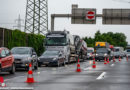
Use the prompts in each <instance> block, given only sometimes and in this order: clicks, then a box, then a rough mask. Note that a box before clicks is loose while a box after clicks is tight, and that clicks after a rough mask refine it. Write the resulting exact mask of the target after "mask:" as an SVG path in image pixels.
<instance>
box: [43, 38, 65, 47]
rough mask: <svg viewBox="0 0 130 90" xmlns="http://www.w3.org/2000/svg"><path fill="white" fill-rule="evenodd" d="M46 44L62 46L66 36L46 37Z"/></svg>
mask: <svg viewBox="0 0 130 90" xmlns="http://www.w3.org/2000/svg"><path fill="white" fill-rule="evenodd" d="M46 45H48V46H53V45H58V46H64V45H66V38H65V37H48V38H46Z"/></svg>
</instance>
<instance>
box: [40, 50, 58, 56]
mask: <svg viewBox="0 0 130 90" xmlns="http://www.w3.org/2000/svg"><path fill="white" fill-rule="evenodd" d="M57 55H59V51H45V52H44V53H43V54H42V56H57Z"/></svg>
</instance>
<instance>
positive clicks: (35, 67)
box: [34, 62, 38, 70]
mask: <svg viewBox="0 0 130 90" xmlns="http://www.w3.org/2000/svg"><path fill="white" fill-rule="evenodd" d="M34 69H35V70H37V69H38V62H36V65H35V66H34Z"/></svg>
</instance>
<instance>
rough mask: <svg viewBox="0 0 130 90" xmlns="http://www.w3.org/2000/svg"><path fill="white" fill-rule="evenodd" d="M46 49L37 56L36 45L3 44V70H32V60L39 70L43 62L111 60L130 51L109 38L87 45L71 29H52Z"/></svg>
mask: <svg viewBox="0 0 130 90" xmlns="http://www.w3.org/2000/svg"><path fill="white" fill-rule="evenodd" d="M45 48H46V50H45V51H44V52H43V53H42V54H41V56H39V57H38V56H37V53H36V52H35V50H34V48H33V47H14V48H12V49H11V50H9V49H7V48H5V47H1V48H0V71H1V72H9V73H10V74H14V73H15V70H17V69H21V68H22V69H25V70H29V64H30V63H31V64H32V69H33V70H37V69H38V67H41V66H42V65H46V66H58V67H59V66H62V65H65V64H69V63H71V62H77V59H80V61H85V60H89V59H90V60H92V59H93V58H95V60H96V61H102V60H104V59H105V58H109V59H110V60H111V59H112V58H113V57H115V58H119V57H121V58H123V57H124V56H128V55H130V54H129V52H130V50H129V49H127V50H126V52H128V54H126V52H124V49H123V48H122V47H114V46H113V45H109V43H107V42H95V47H87V44H86V43H85V41H84V40H82V39H80V37H79V36H77V35H73V36H72V35H70V34H69V32H67V31H63V32H61V31H60V32H57V31H55V32H51V33H48V34H47V36H46V43H45Z"/></svg>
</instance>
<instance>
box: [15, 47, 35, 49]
mask: <svg viewBox="0 0 130 90" xmlns="http://www.w3.org/2000/svg"><path fill="white" fill-rule="evenodd" d="M13 48H29V49H32V47H13Z"/></svg>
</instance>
